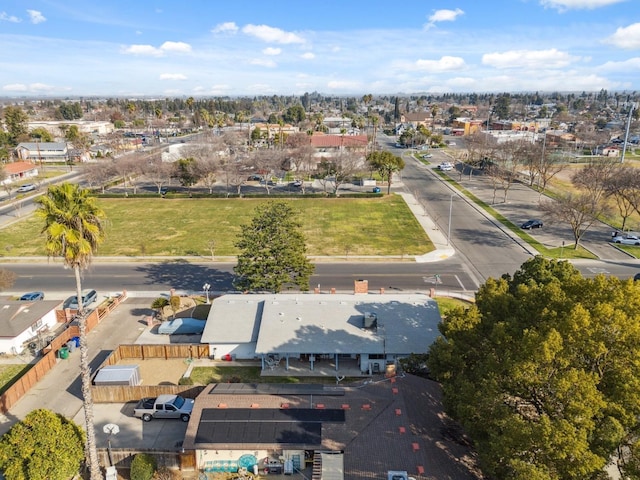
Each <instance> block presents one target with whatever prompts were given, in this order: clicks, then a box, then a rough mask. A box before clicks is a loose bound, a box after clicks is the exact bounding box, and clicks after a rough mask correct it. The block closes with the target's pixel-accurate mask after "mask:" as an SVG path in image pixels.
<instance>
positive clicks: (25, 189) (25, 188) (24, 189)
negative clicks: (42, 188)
mask: <svg viewBox="0 0 640 480" xmlns="http://www.w3.org/2000/svg"><path fill="white" fill-rule="evenodd" d="M35 189H36V186H35V185H34V184H33V183H25V184H24V185H22V186H21V187H19V188H18V193H24V192H33V191H34V190H35Z"/></svg>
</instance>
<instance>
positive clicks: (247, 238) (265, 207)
mask: <svg viewBox="0 0 640 480" xmlns="http://www.w3.org/2000/svg"><path fill="white" fill-rule="evenodd" d="M236 247H238V248H239V249H240V254H239V255H238V264H237V265H236V266H235V268H234V270H235V273H236V275H237V278H236V281H235V282H234V284H235V286H236V288H238V289H239V290H245V291H246V290H250V291H269V292H275V293H278V292H280V291H281V290H282V289H283V288H284V287H291V286H297V287H298V288H300V290H308V289H309V278H310V277H311V274H312V273H313V268H314V267H313V264H312V263H311V262H310V261H309V259H308V258H307V256H306V252H307V247H306V245H305V238H304V235H303V234H302V231H301V224H300V222H299V221H298V219H297V213H296V212H295V211H294V210H293V208H291V206H290V205H288V204H287V203H284V202H268V203H264V204H262V205H260V206H259V207H258V208H257V209H256V214H255V216H254V217H253V219H252V221H251V223H250V224H248V225H243V226H242V233H241V235H240V239H239V240H238V242H237V243H236Z"/></svg>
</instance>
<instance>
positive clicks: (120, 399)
mask: <svg viewBox="0 0 640 480" xmlns="http://www.w3.org/2000/svg"><path fill="white" fill-rule="evenodd" d="M208 356H209V346H208V345H202V344H175V345H120V346H119V347H118V348H116V349H115V350H114V351H113V352H112V353H111V355H109V356H108V357H107V359H106V360H105V361H104V362H103V363H102V365H100V367H98V368H97V369H96V374H97V372H98V371H99V370H100V368H102V367H105V366H108V365H117V364H118V363H119V362H120V361H121V360H122V359H125V358H126V359H127V360H129V359H133V360H141V361H142V360H146V359H150V358H163V359H165V360H169V359H171V358H182V359H188V358H207V357H208ZM203 389H204V387H202V386H193V385H92V387H91V391H92V398H93V401H94V402H95V403H124V402H131V401H137V400H140V399H141V398H144V397H157V396H158V395H163V394H171V395H182V396H183V397H187V398H196V397H197V396H198V394H199V393H200V392H201V391H202V390H203Z"/></svg>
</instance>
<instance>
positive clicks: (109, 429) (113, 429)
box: [102, 423, 120, 435]
mask: <svg viewBox="0 0 640 480" xmlns="http://www.w3.org/2000/svg"><path fill="white" fill-rule="evenodd" d="M102 431H103V432H104V433H107V434H109V435H116V434H117V433H118V432H120V427H119V426H118V425H116V424H115V423H107V424H106V425H105V426H104V427H102Z"/></svg>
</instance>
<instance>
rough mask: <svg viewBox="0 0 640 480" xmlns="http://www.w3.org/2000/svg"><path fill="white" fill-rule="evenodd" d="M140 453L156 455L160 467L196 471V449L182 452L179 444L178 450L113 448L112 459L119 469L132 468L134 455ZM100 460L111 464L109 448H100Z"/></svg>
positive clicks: (101, 462) (105, 463)
mask: <svg viewBox="0 0 640 480" xmlns="http://www.w3.org/2000/svg"><path fill="white" fill-rule="evenodd" d="M138 453H146V454H148V455H151V456H152V457H154V458H155V459H156V463H157V465H158V467H167V468H169V469H171V470H180V471H194V470H195V468H196V455H195V451H193V450H190V451H186V452H181V451H180V447H179V446H176V451H174V452H167V451H161V450H132V449H127V448H112V449H111V460H112V461H113V465H115V466H116V468H117V469H118V470H120V469H130V468H131V462H132V461H133V457H135V456H136V454H138ZM98 461H99V462H100V464H101V465H109V452H108V450H107V449H98Z"/></svg>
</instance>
